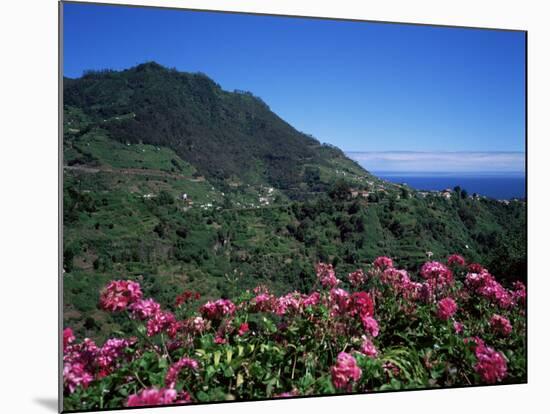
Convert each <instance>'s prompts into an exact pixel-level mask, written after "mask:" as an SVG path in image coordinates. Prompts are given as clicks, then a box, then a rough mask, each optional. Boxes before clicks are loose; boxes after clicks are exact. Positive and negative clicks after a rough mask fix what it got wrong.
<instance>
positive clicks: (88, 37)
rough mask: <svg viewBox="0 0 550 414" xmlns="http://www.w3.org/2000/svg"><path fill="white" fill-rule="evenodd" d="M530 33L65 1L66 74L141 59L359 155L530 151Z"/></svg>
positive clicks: (115, 66)
mask: <svg viewBox="0 0 550 414" xmlns="http://www.w3.org/2000/svg"><path fill="white" fill-rule="evenodd" d="M524 53H525V48H524V34H523V33H520V32H505V31H495V30H473V29H458V28H442V27H427V26H411V25H397V24H379V23H378V24H377V23H362V22H344V21H328V20H314V19H297V18H284V17H271V16H252V15H237V14H225V13H223V14H222V13H208V12H190V11H175V10H162V9H148V8H127V7H116V6H96V5H84V4H66V5H65V7H64V75H65V76H68V77H79V76H81V75H82V72H83V71H84V70H86V69H103V68H111V69H124V68H128V67H131V66H134V65H136V64H139V63H142V62H144V61H150V60H154V61H157V62H158V63H160V64H162V65H165V66H168V67H175V68H177V69H179V70H182V71H190V72H196V71H201V72H204V73H206V74H207V75H208V76H210V77H211V78H213V79H214V80H215V81H216V82H218V83H219V84H220V85H221V86H222V87H223V88H224V89H227V90H233V89H244V90H249V91H251V92H252V93H254V94H255V95H257V96H260V97H261V98H262V99H263V100H264V101H266V103H268V105H269V106H270V107H271V109H272V110H273V111H274V112H276V113H277V114H278V115H280V116H281V117H282V118H283V119H285V120H287V121H288V122H289V123H291V124H292V125H293V126H295V127H296V128H297V129H299V130H301V131H304V132H307V133H311V134H313V135H314V136H315V137H317V138H318V139H319V140H320V141H321V142H328V143H331V144H334V145H337V146H338V147H340V148H342V149H344V150H351V151H401V150H407V151H430V152H439V151H478V152H484V151H520V152H521V151H524V150H525V147H524V132H525V125H524V116H525V114H524V94H525V88H524V75H525V67H524V61H525V59H524Z"/></svg>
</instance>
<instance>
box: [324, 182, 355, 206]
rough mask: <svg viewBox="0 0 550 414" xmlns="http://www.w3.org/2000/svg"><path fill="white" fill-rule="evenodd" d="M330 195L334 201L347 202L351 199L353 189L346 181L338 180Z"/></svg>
mask: <svg viewBox="0 0 550 414" xmlns="http://www.w3.org/2000/svg"><path fill="white" fill-rule="evenodd" d="M328 195H329V197H330V198H332V199H333V200H338V201H346V200H349V199H351V188H350V186H349V184H348V183H347V182H346V181H344V180H338V181H336V182H335V183H334V184H333V185H332V187H331V188H330V190H329V193H328Z"/></svg>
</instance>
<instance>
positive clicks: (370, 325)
mask: <svg viewBox="0 0 550 414" xmlns="http://www.w3.org/2000/svg"><path fill="white" fill-rule="evenodd" d="M361 322H362V323H363V328H364V329H365V331H366V332H367V333H368V334H370V335H371V336H372V337H373V338H376V337H377V336H378V332H379V328H378V322H377V321H376V319H374V318H373V317H372V316H368V315H364V316H361Z"/></svg>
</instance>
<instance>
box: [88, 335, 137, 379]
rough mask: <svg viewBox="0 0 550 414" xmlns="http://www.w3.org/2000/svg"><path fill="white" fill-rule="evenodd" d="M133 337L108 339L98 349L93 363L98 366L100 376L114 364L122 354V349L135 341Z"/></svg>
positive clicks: (107, 371) (105, 373)
mask: <svg viewBox="0 0 550 414" xmlns="http://www.w3.org/2000/svg"><path fill="white" fill-rule="evenodd" d="M136 341H137V340H136V339H135V338H130V339H118V338H110V339H108V340H107V341H106V342H105V343H104V344H103V346H102V347H101V348H99V349H98V353H97V356H96V359H95V363H96V365H97V367H98V368H99V374H100V376H101V377H104V376H105V375H107V374H109V373H110V372H111V371H112V369H113V368H114V367H115V366H116V364H117V361H118V360H119V359H120V358H121V357H123V356H124V351H125V350H126V349H127V348H128V347H130V346H132V345H133V344H135V343H136Z"/></svg>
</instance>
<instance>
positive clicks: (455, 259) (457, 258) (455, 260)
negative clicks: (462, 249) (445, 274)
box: [447, 254, 466, 267]
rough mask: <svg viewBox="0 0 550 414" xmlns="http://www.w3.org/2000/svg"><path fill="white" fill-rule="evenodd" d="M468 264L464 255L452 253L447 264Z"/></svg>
mask: <svg viewBox="0 0 550 414" xmlns="http://www.w3.org/2000/svg"><path fill="white" fill-rule="evenodd" d="M465 264H466V260H464V257H462V256H461V255H459V254H452V255H450V256H449V257H448V258H447V265H449V266H460V267H462V266H464V265H465Z"/></svg>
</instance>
